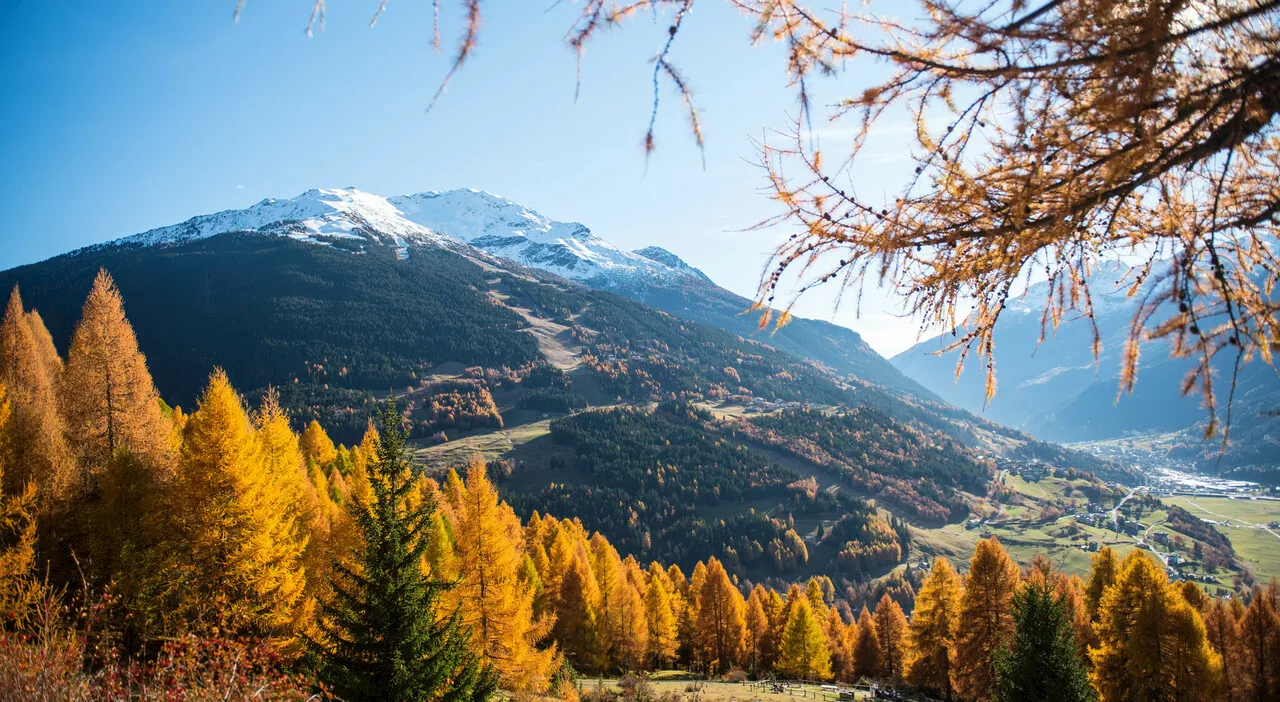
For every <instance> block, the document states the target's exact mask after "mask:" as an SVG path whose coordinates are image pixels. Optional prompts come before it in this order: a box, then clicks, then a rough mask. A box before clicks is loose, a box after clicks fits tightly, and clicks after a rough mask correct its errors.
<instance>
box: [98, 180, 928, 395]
mask: <svg viewBox="0 0 1280 702" xmlns="http://www.w3.org/2000/svg"><path fill="white" fill-rule="evenodd" d="M230 232H256V233H260V234H270V235H277V236H284V237H288V238H291V239H294V240H297V241H301V242H305V243H310V244H319V245H323V246H327V247H331V248H337V249H341V250H347V251H351V252H357V253H363V252H367V251H368V250H369V248H368V247H369V245H371V244H372V245H377V246H388V247H392V248H393V249H394V250H395V252H396V255H397V256H399V257H401V258H407V257H408V256H409V255H410V250H411V248H412V247H415V246H428V247H434V248H445V249H449V250H454V251H461V252H464V255H471V256H473V257H474V254H472V253H466V252H467V251H474V249H479V250H481V251H483V252H485V253H488V254H490V255H492V256H497V257H500V258H502V259H504V260H507V261H512V262H515V263H517V264H520V265H521V266H525V267H528V268H533V269H537V270H540V271H545V272H548V273H552V274H555V275H557V276H560V277H562V278H566V279H569V280H573V281H576V282H578V283H582V284H584V285H587V286H589V287H592V288H595V289H598V290H608V291H611V292H615V293H618V294H620V295H624V296H626V297H630V298H632V299H634V300H639V301H641V302H645V303H647V304H649V305H651V306H653V307H656V308H658V309H661V310H664V311H667V312H670V313H671V314H675V315H677V316H679V317H683V318H685V319H690V320H693V321H699V322H705V323H708V324H712V325H714V326H718V327H721V328H722V329H726V330H728V331H731V332H733V333H735V334H740V335H743V336H749V337H752V338H756V339H759V340H760V341H762V342H764V343H767V344H769V345H771V346H774V347H776V348H779V349H781V350H784V351H789V352H791V353H794V354H796V355H798V356H801V357H803V358H808V359H809V360H812V361H816V362H818V363H821V364H823V365H825V366H826V367H828V368H829V369H830V370H832V371H833V372H835V373H837V374H840V375H851V376H854V377H857V378H860V379H862V380H866V381H868V382H873V383H877V384H880V385H884V386H887V387H892V388H896V389H899V390H905V391H908V392H911V393H913V394H916V395H920V396H922V397H930V398H932V395H931V394H930V393H929V391H928V390H925V389H924V388H923V387H921V386H920V385H919V384H917V383H915V382H914V381H912V380H909V379H908V378H906V377H905V376H903V375H902V374H901V373H900V372H898V371H897V370H896V369H895V368H894V367H893V366H892V365H891V364H890V363H889V362H888V361H887V360H886V359H884V358H883V357H881V356H880V355H879V354H878V353H876V352H875V350H873V349H872V348H871V347H870V346H868V345H867V344H866V342H864V341H863V340H862V338H861V337H860V336H859V335H858V334H857V333H856V332H854V331H852V330H850V329H847V328H845V327H840V326H838V325H835V324H830V323H827V322H822V321H818V320H809V319H797V320H795V321H793V322H792V323H791V324H789V325H788V326H787V327H784V328H783V329H781V330H779V331H778V332H776V333H772V332H770V331H760V330H759V329H758V328H757V324H756V317H755V316H754V315H749V314H744V312H745V310H747V308H748V307H750V306H751V301H750V300H748V299H746V298H744V297H742V296H740V295H737V294H734V293H732V292H730V291H728V290H725V289H724V288H721V287H719V286H717V285H715V283H713V282H712V281H711V279H710V278H708V277H707V276H706V275H705V274H704V273H703V272H702V271H700V270H698V269H696V268H694V267H692V266H690V265H689V264H687V263H685V262H684V261H683V260H681V259H680V258H679V257H678V256H676V255H675V254H673V253H671V252H669V251H667V250H665V249H662V248H660V247H656V246H651V247H648V248H645V249H640V250H638V251H624V250H622V249H620V248H618V247H617V246H614V245H613V244H611V243H609V242H608V241H606V240H604V239H602V238H601V237H599V236H597V235H595V234H593V233H592V232H591V230H590V229H588V228H587V227H586V226H584V225H582V224H579V223H576V222H558V221H555V220H552V219H549V218H547V217H544V216H542V215H540V214H538V213H537V212H535V211H533V210H531V209H529V208H527V207H524V206H523V205H520V204H517V203H514V202H511V201H510V200H507V199H505V198H502V197H499V196H496V195H492V194H490V193H487V192H484V191H481V190H475V189H459V190H450V191H446V192H434V191H433V192H423V193H418V194H415V195H405V196H399V197H391V198H384V197H381V196H379V195H373V194H370V193H366V192H362V191H359V190H356V189H354V188H343V189H335V190H308V191H307V192H304V193H302V194H301V195H299V196H297V197H295V198H291V199H285V200H280V199H275V198H268V199H266V200H262V201H261V202H259V203H257V204H255V205H253V206H251V207H248V208H246V209H243V210H227V211H224V212H218V213H215V214H210V215H201V216H198V217H193V218H191V219H189V220H187V221H185V222H182V223H181V224H176V225H172V226H167V227H160V228H158V229H153V230H150V231H147V232H143V233H141V234H136V235H133V236H129V237H125V238H123V239H119V240H117V241H115V242H111V243H109V244H103V245H99V246H97V247H92V248H93V249H94V250H98V249H101V248H102V247H103V246H124V247H128V248H136V247H141V246H161V247H165V246H173V245H177V244H184V243H189V242H193V241H198V240H200V239H204V238H208V237H210V236H214V235H217V234H223V233H230Z"/></svg>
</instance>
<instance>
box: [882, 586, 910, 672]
mask: <svg viewBox="0 0 1280 702" xmlns="http://www.w3.org/2000/svg"><path fill="white" fill-rule="evenodd" d="M875 620H876V636H877V637H879V639H880V676H881V677H882V678H884V679H886V680H890V681H892V682H893V684H895V685H897V684H899V683H901V682H902V667H903V663H904V661H905V660H906V655H907V650H906V649H907V644H906V640H907V617H906V615H905V614H903V613H902V607H901V606H899V605H898V603H897V602H896V601H894V599H893V598H892V597H889V595H888V593H885V594H884V595H883V596H881V597H880V602H879V603H878V604H876V612H875Z"/></svg>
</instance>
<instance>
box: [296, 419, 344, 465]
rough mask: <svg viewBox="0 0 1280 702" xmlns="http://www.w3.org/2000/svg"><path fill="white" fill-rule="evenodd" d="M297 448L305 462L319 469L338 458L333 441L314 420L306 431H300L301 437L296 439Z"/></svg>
mask: <svg viewBox="0 0 1280 702" xmlns="http://www.w3.org/2000/svg"><path fill="white" fill-rule="evenodd" d="M298 448H299V449H301V450H302V455H303V456H304V457H305V458H306V459H307V460H309V461H311V462H312V463H314V464H315V465H317V466H319V467H320V468H324V467H325V466H328V465H329V464H330V463H333V461H334V459H336V458H337V457H338V449H337V448H335V447H334V445H333V439H330V438H329V435H328V434H326V433H325V431H324V427H321V426H320V422H317V421H316V420H314V419H313V420H311V423H310V424H308V425H307V428H306V429H304V430H302V436H300V437H298Z"/></svg>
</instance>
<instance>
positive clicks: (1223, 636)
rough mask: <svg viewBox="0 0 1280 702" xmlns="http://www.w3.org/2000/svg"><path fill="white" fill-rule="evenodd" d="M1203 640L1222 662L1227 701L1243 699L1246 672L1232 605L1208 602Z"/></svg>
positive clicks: (1234, 701) (1220, 601) (1235, 701)
mask: <svg viewBox="0 0 1280 702" xmlns="http://www.w3.org/2000/svg"><path fill="white" fill-rule="evenodd" d="M1204 629H1205V638H1207V639H1208V641H1209V647H1210V648H1212V649H1213V652H1214V653H1216V654H1218V657H1219V658H1221V659H1222V669H1223V679H1224V685H1223V692H1224V693H1225V695H1226V699H1227V701H1228V702H1237V701H1238V700H1243V699H1244V695H1243V694H1242V692H1243V690H1244V688H1245V687H1246V686H1247V685H1246V683H1245V677H1246V676H1247V674H1246V673H1244V672H1242V671H1241V670H1240V668H1241V652H1240V632H1239V629H1238V627H1237V622H1236V617H1235V614H1234V612H1233V611H1232V609H1231V606H1230V605H1228V604H1227V603H1226V602H1224V601H1222V600H1219V599H1211V600H1209V602H1208V604H1207V605H1206V607H1205V611H1204Z"/></svg>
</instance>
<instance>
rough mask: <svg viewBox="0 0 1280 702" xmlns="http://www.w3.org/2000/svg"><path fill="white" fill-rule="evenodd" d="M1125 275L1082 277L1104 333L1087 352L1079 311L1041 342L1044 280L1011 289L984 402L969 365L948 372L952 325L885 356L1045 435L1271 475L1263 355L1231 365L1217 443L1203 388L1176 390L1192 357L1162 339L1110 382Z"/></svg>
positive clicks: (971, 406) (1272, 440)
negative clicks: (1208, 433)
mask: <svg viewBox="0 0 1280 702" xmlns="http://www.w3.org/2000/svg"><path fill="white" fill-rule="evenodd" d="M1132 278H1133V276H1132V274H1131V272H1130V271H1129V269H1128V267H1126V266H1124V265H1122V264H1118V263H1111V264H1109V265H1104V266H1102V267H1100V268H1099V269H1097V270H1095V271H1094V272H1093V274H1092V275H1091V276H1090V278H1089V281H1088V282H1089V286H1090V290H1091V297H1092V300H1093V303H1094V313H1095V314H1094V318H1095V322H1096V324H1097V327H1098V333H1099V338H1100V340H1101V342H1102V345H1101V352H1100V354H1099V355H1098V357H1097V358H1096V359H1095V358H1094V355H1093V352H1092V350H1091V347H1092V341H1093V329H1092V328H1091V326H1090V324H1089V322H1088V320H1086V319H1083V318H1080V316H1079V315H1076V316H1075V318H1070V319H1067V320H1064V321H1063V323H1062V324H1061V325H1060V326H1059V327H1058V329H1057V330H1056V332H1055V331H1053V330H1049V331H1048V332H1047V333H1046V334H1045V339H1044V341H1043V342H1038V339H1040V337H1041V313H1042V307H1043V301H1044V299H1045V296H1046V295H1047V294H1048V287H1047V284H1044V283H1040V284H1037V285H1033V286H1030V287H1029V289H1028V290H1027V291H1026V292H1025V293H1024V294H1023V295H1022V296H1021V297H1020V298H1018V299H1015V300H1011V301H1010V303H1009V304H1008V305H1007V306H1006V307H1005V309H1004V312H1003V313H1002V314H1001V317H1000V321H999V323H998V324H997V326H996V364H997V365H996V372H997V382H998V390H997V392H996V395H995V397H994V398H992V399H991V400H990V402H988V401H987V398H986V388H985V382H984V378H983V374H982V373H981V371H980V369H978V368H977V365H978V364H976V363H970V364H968V365H967V367H966V369H965V370H964V372H962V373H961V374H960V376H959V378H957V377H956V361H957V359H958V352H957V351H953V352H949V353H943V351H944V350H945V348H946V346H947V343H948V342H949V341H950V340H951V338H952V337H951V335H950V334H947V335H944V336H938V337H934V338H932V339H929V340H927V341H923V342H921V343H919V344H917V345H915V346H913V347H912V348H910V349H908V350H906V351H904V352H902V353H900V354H898V355H897V356H895V357H894V358H893V363H894V365H895V366H896V367H897V368H898V369H899V370H901V371H902V372H903V373H905V374H906V375H907V376H909V377H910V378H912V379H913V380H916V381H918V382H920V383H921V384H923V385H924V386H925V387H928V388H929V389H931V390H933V391H934V392H935V393H937V395H938V396H939V397H941V398H943V399H944V400H945V401H947V402H949V403H952V404H954V405H956V406H958V407H962V408H965V409H968V410H970V411H973V412H978V413H983V414H984V416H987V417H989V418H991V419H992V420H995V421H997V422H1002V423H1004V424H1007V425H1009V426H1012V427H1017V428H1018V429H1021V430H1023V431H1026V432H1028V433H1030V434H1032V435H1034V436H1037V437H1039V438H1041V439H1044V440H1047V441H1060V442H1081V443H1089V444H1091V445H1094V446H1096V447H1099V448H1101V449H1102V450H1103V452H1104V453H1110V454H1113V455H1116V454H1122V453H1124V452H1126V451H1127V452H1128V454H1129V455H1130V456H1132V457H1136V456H1137V455H1138V454H1139V453H1141V454H1144V455H1145V456H1146V458H1147V459H1148V460H1151V459H1152V458H1154V459H1156V460H1158V461H1161V460H1163V461H1167V462H1172V463H1174V464H1180V465H1181V466H1183V467H1184V468H1187V469H1191V468H1194V469H1197V470H1200V471H1207V472H1218V473H1223V472H1226V473H1233V474H1237V475H1240V476H1242V477H1247V478H1249V479H1253V480H1263V481H1264V482H1272V483H1274V482H1276V481H1277V479H1280V473H1277V466H1280V433H1278V431H1277V430H1280V417H1278V416H1277V414H1276V410H1277V409H1280V375H1277V372H1276V370H1275V369H1273V368H1271V367H1270V366H1268V365H1267V364H1265V363H1263V362H1261V361H1255V362H1253V363H1247V364H1243V365H1242V366H1241V367H1240V369H1239V376H1238V377H1237V378H1236V379H1235V390H1234V393H1231V394H1232V400H1233V402H1232V405H1231V408H1230V409H1231V412H1230V415H1229V419H1230V425H1229V429H1230V431H1229V441H1228V443H1227V445H1226V447H1225V450H1224V449H1223V445H1222V442H1221V441H1220V439H1218V438H1214V439H1208V440H1206V439H1205V438H1204V433H1205V426H1206V423H1207V420H1208V413H1207V411H1206V410H1205V407H1204V405H1203V403H1202V402H1201V401H1200V399H1199V398H1198V397H1196V396H1186V397H1184V396H1182V395H1181V393H1180V392H1179V389H1180V387H1181V386H1182V381H1183V379H1184V377H1185V376H1186V375H1187V374H1188V373H1189V372H1190V371H1191V369H1192V367H1193V365H1194V364H1193V363H1191V362H1190V361H1189V360H1188V359H1186V358H1178V357H1174V356H1172V354H1171V346H1170V344H1169V343H1168V342H1166V341H1163V340H1147V341H1144V342H1143V343H1142V344H1141V346H1140V349H1141V352H1140V355H1139V363H1138V374H1137V383H1136V385H1135V387H1134V391H1133V392H1132V393H1119V392H1118V389H1119V387H1120V381H1119V376H1120V370H1121V360H1122V355H1123V349H1124V345H1125V341H1126V340H1127V339H1128V336H1129V330H1130V326H1131V323H1132V321H1133V318H1134V315H1135V313H1136V312H1137V309H1138V300H1139V298H1140V297H1141V295H1140V294H1139V295H1133V296H1129V295H1128V294H1127V292H1128V289H1129V287H1130V286H1131V284H1132V283H1131V281H1132ZM1234 361H1235V358H1234V355H1232V354H1229V353H1223V354H1221V359H1220V361H1219V362H1218V363H1216V364H1215V383H1216V384H1217V387H1218V388H1219V392H1220V393H1221V394H1222V395H1223V397H1224V398H1225V397H1226V396H1227V394H1228V392H1229V390H1228V388H1230V385H1231V380H1232V375H1233V373H1234V372H1235V370H1234V368H1233V364H1234ZM1223 417H1224V420H1225V419H1226V418H1227V415H1225V414H1224V415H1223ZM1139 449H1141V450H1139ZM1117 457H1119V455H1117Z"/></svg>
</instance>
